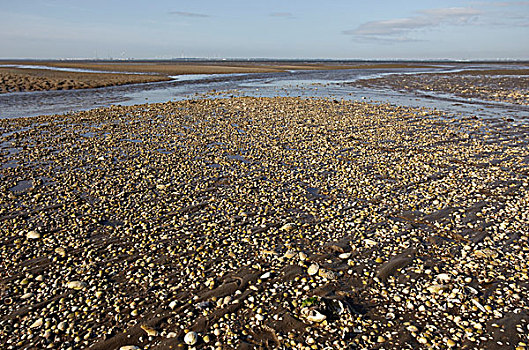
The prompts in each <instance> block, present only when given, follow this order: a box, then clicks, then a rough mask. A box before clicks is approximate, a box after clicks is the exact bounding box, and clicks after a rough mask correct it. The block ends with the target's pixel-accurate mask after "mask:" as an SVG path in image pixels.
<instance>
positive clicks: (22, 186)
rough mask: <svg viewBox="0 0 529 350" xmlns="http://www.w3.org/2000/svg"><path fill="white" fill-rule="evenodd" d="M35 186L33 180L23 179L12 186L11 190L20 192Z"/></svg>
mask: <svg viewBox="0 0 529 350" xmlns="http://www.w3.org/2000/svg"><path fill="white" fill-rule="evenodd" d="M32 187H33V180H21V181H19V182H18V183H17V184H16V185H15V186H13V187H11V188H10V189H9V191H11V192H15V193H17V192H18V193H20V192H25V191H28V190H30V189H31V188H32Z"/></svg>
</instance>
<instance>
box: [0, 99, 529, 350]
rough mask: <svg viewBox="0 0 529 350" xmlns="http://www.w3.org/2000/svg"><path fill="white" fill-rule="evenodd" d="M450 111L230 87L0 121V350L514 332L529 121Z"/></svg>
mask: <svg viewBox="0 0 529 350" xmlns="http://www.w3.org/2000/svg"><path fill="white" fill-rule="evenodd" d="M442 117H443V113H442V112H440V111H432V110H427V109H416V108H410V107H402V106H391V105H388V104H379V105H378V104H369V103H365V102H348V101H337V100H331V99H315V98H308V99H302V98H295V97H277V98H251V97H238V98H225V99H200V100H184V101H179V102H167V103H159V104H145V105H136V106H128V107H122V106H112V107H109V108H98V109H94V110H90V111H82V112H77V113H72V114H65V115H56V116H40V117H33V118H18V119H4V120H0V126H2V128H3V129H4V130H5V131H6V132H10V131H15V130H21V131H20V132H18V133H15V134H11V135H6V136H4V137H3V138H2V139H0V144H1V154H2V159H3V161H4V165H5V164H8V166H7V167H6V166H3V167H2V169H1V170H0V178H1V179H2V182H1V185H0V196H1V201H0V203H1V204H2V206H1V208H0V232H2V235H0V236H1V238H0V239H1V241H0V243H1V244H0V258H1V261H2V262H3V264H4V265H2V266H0V276H2V277H0V287H1V288H0V300H1V303H0V326H1V327H2V329H4V330H6V329H7V330H8V332H3V333H0V343H4V344H8V346H11V345H12V346H13V347H45V346H47V345H49V344H54V347H55V348H67V347H68V346H74V347H78V346H80V347H88V346H90V347H92V348H94V349H119V348H120V347H121V346H125V345H137V346H140V347H145V346H150V347H151V348H167V347H169V346H178V345H179V344H184V343H185V341H186V340H185V339H189V338H190V337H191V338H192V336H188V337H187V338H185V336H186V334H191V332H195V333H193V334H194V335H196V337H197V344H196V346H197V348H208V347H210V346H212V345H213V344H216V343H217V342H218V343H219V344H220V345H219V346H225V347H230V348H236V347H238V346H240V347H243V348H247V349H251V348H257V347H258V346H263V347H270V348H274V347H280V346H290V347H298V348H301V347H303V348H311V346H317V347H325V346H330V347H332V348H336V349H346V348H348V346H350V345H352V344H354V345H355V346H357V347H358V348H360V349H370V348H376V347H381V346H383V347H389V348H402V347H403V346H405V344H412V345H413V346H415V347H417V348H431V347H438V348H448V347H462V346H466V347H467V348H469V349H477V348H501V349H503V348H505V349H510V348H513V347H516V346H517V344H518V343H521V342H525V343H527V342H528V341H529V339H528V336H527V332H525V333H524V332H520V331H519V329H525V327H527V325H528V324H529V315H528V314H527V313H526V312H525V311H524V310H527V308H528V307H529V300H528V299H527V295H528V291H529V278H528V275H527V269H528V265H527V264H528V261H529V251H528V250H527V241H528V236H527V234H526V233H527V232H529V226H528V222H529V221H528V220H526V219H527V218H528V217H529V202H528V200H527V198H529V183H528V176H529V151H528V147H527V142H528V141H529V140H528V139H527V137H528V136H527V135H529V132H528V130H527V127H522V126H518V127H517V128H513V127H511V126H509V125H508V124H505V125H495V124H492V123H487V122H486V121H482V120H476V119H472V118H464V117H463V118H459V119H454V118H452V119H442ZM28 126H32V128H31V129H23V128H24V127H28ZM498 128H500V129H498ZM28 330H29V333H28ZM25 334H31V335H32V336H31V337H29V336H25ZM193 334H192V335H193ZM17 343H18V345H17Z"/></svg>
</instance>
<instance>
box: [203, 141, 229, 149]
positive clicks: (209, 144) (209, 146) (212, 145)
mask: <svg viewBox="0 0 529 350" xmlns="http://www.w3.org/2000/svg"><path fill="white" fill-rule="evenodd" d="M224 145H225V143H224V142H212V143H208V144H207V145H206V147H207V148H212V147H215V146H224Z"/></svg>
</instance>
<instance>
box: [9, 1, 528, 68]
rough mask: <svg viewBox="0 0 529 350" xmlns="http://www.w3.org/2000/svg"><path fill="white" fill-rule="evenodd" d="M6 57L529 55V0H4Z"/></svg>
mask: <svg viewBox="0 0 529 350" xmlns="http://www.w3.org/2000/svg"><path fill="white" fill-rule="evenodd" d="M0 23H2V30H1V31H0V58H96V57H97V58H110V57H113V58H172V57H178V58H179V57H209V58H223V57H226V58H236V57H237V58H238V57H240V58H252V57H261V58H335V59H348V58H349V59H356V58H358V59H398V58H402V59H435V58H449V59H495V58H503V59H505V58H507V59H508V58H514V59H529V1H451V0H443V1H429V0H421V1H419V0H413V1H394V0H393V1H386V0H370V1H352V0H349V1H347V0H327V1H321V0H319V1H315V0H303V1H301V0H281V1H279V0H267V1H251V0H246V1H238V0H223V1H218V0H194V1H189V0H188V1H168V0H163V1H138V0H129V1H116V0H105V1H102V0H91V1H74V0H69V1H66V0H46V1H45V0H42V1H37V0H17V1H13V0H0Z"/></svg>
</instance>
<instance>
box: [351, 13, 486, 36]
mask: <svg viewBox="0 0 529 350" xmlns="http://www.w3.org/2000/svg"><path fill="white" fill-rule="evenodd" d="M418 13H419V15H417V16H411V17H405V18H395V19H389V20H382V21H370V22H366V23H363V24H361V25H359V26H358V27H357V28H355V29H352V30H346V31H344V32H343V33H344V34H347V35H353V36H355V37H357V38H359V39H369V40H395V39H396V38H398V39H399V40H400V41H414V39H413V38H411V37H409V34H410V33H411V32H413V31H417V30H420V29H427V28H433V27H438V26H440V25H442V24H454V25H457V24H465V23H468V22H469V21H470V20H472V19H473V18H476V17H477V16H479V15H481V13H482V12H481V11H479V10H477V9H474V8H471V7H450V8H439V9H429V10H423V11H418Z"/></svg>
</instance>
